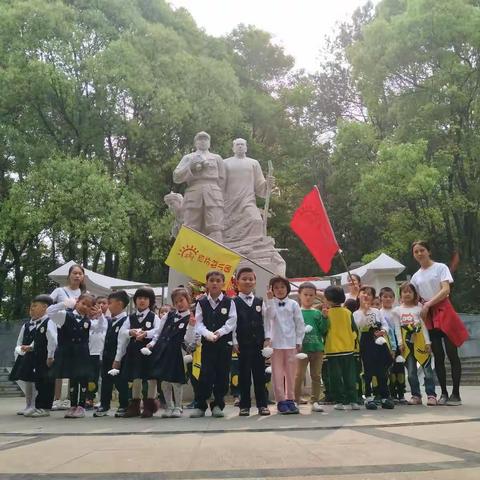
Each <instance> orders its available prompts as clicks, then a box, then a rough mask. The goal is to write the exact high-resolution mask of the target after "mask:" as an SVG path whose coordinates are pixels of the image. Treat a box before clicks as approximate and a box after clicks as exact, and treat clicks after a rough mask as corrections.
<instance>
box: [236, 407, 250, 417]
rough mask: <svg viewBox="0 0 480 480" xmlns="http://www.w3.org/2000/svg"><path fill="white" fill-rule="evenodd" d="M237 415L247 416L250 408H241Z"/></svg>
mask: <svg viewBox="0 0 480 480" xmlns="http://www.w3.org/2000/svg"><path fill="white" fill-rule="evenodd" d="M238 415H239V416H240V417H249V416H250V409H249V408H241V409H240V412H239V413H238Z"/></svg>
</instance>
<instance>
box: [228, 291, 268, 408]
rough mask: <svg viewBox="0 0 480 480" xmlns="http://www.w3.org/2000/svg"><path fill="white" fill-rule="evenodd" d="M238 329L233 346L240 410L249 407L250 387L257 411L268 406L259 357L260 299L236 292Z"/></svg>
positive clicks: (262, 337)
mask: <svg viewBox="0 0 480 480" xmlns="http://www.w3.org/2000/svg"><path fill="white" fill-rule="evenodd" d="M233 301H234V303H235V308H236V310H237V326H236V330H235V334H234V340H233V343H234V345H238V349H239V352H240V353H239V355H238V364H239V379H238V381H239V390H240V409H249V408H250V407H251V395H250V388H251V384H252V377H253V388H254V391H255V400H256V405H257V408H263V407H267V397H266V394H265V358H264V357H263V355H262V349H263V343H264V341H265V329H264V306H263V300H262V299H261V298H258V297H255V296H254V295H253V294H249V295H245V294H244V293H239V294H238V297H236V298H234V300H233Z"/></svg>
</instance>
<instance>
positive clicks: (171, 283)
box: [167, 268, 191, 303]
mask: <svg viewBox="0 0 480 480" xmlns="http://www.w3.org/2000/svg"><path fill="white" fill-rule="evenodd" d="M190 281H191V278H190V277H188V276H187V275H185V274H184V273H180V272H177V271H176V270H174V269H173V268H169V269H168V295H167V302H168V303H171V299H170V295H171V293H172V290H173V289H175V288H177V287H178V286H180V285H183V286H185V287H187V286H188V284H189V282H190Z"/></svg>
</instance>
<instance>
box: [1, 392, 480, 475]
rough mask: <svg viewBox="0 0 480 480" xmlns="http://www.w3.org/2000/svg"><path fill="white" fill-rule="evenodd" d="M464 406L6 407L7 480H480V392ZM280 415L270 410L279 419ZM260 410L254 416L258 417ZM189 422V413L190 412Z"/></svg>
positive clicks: (11, 403)
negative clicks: (142, 410) (130, 413)
mask: <svg viewBox="0 0 480 480" xmlns="http://www.w3.org/2000/svg"><path fill="white" fill-rule="evenodd" d="M463 400H464V405H463V406H461V407H434V408H431V407H426V406H421V407H408V406H402V407H397V408H396V409H395V410H394V411H385V410H378V411H373V412H372V411H367V410H364V409H362V410H361V411H360V412H352V411H348V412H337V411H335V410H333V406H327V407H326V413H324V414H319V413H310V409H309V407H308V406H304V407H301V415H295V416H280V415H272V416H270V417H259V416H257V415H252V416H250V417H248V418H240V417H238V409H235V408H233V407H232V406H228V407H227V408H226V414H227V415H226V418H224V419H215V418H211V417H206V418H203V419H189V418H183V419H162V418H160V414H161V412H159V413H158V414H157V415H158V417H155V418H153V419H149V420H144V419H115V418H113V417H104V418H93V417H92V416H91V413H89V414H88V417H87V418H85V419H71V420H67V419H64V418H63V414H62V412H56V413H53V414H52V416H51V417H50V418H39V419H32V418H23V417H21V416H17V415H15V412H16V411H17V410H18V409H20V408H21V407H22V405H23V399H21V398H18V399H17V398H15V399H0V411H1V413H0V480H2V479H7V478H8V479H10V478H12V479H28V478H41V477H45V478H50V479H63V478H68V479H90V478H92V479H93V478H95V479H99V480H100V479H112V480H113V479H127V478H128V479H141V480H146V479H224V478H225V479H226V478H228V479H235V478H243V479H263V478H265V479H267V478H268V479H270V478H282V479H290V478H291V479H293V478H308V479H315V478H319V479H325V480H326V479H342V480H350V479H355V480H357V479H372V480H373V479H383V478H388V479H389V480H395V479H399V480H401V479H419V480H423V479H429V480H432V479H435V480H436V479H457V478H458V479H459V480H460V479H462V480H470V479H471V480H478V479H479V478H480V387H465V388H464V389H463ZM274 410H275V409H274V408H272V411H274ZM254 412H255V410H254V409H252V413H254ZM185 415H188V411H186V413H185Z"/></svg>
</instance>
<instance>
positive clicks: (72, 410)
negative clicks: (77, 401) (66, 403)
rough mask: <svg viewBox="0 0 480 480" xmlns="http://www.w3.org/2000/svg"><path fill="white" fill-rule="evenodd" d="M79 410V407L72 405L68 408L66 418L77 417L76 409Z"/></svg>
mask: <svg viewBox="0 0 480 480" xmlns="http://www.w3.org/2000/svg"><path fill="white" fill-rule="evenodd" d="M76 410H77V407H70V408H69V409H68V410H67V413H66V414H65V418H76V417H75V411H76Z"/></svg>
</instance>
